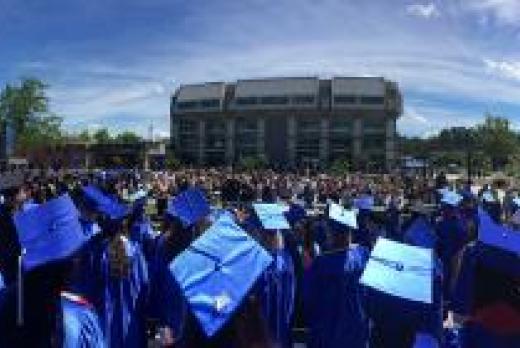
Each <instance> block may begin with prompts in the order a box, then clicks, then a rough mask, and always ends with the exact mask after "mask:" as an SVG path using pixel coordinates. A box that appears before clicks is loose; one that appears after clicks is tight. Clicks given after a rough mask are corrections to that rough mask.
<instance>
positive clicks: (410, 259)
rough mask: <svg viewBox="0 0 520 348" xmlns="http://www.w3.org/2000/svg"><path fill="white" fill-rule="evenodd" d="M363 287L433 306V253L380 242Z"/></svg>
mask: <svg viewBox="0 0 520 348" xmlns="http://www.w3.org/2000/svg"><path fill="white" fill-rule="evenodd" d="M360 283H361V284H363V285H365V286H366V287H368V288H370V289H373V290H374V291H375V292H376V293H377V294H378V295H383V296H385V295H386V296H391V297H394V298H398V299H401V300H404V301H411V302H415V303H420V304H426V305H431V304H433V254H432V250H430V249H426V248H420V247H415V246H411V245H406V244H402V243H398V242H394V241H391V240H389V239H385V238H379V239H378V240H377V242H376V245H375V246H374V249H373V250H372V253H371V255H370V259H369V261H368V263H367V266H366V268H365V271H364V272H363V275H362V276H361V279H360Z"/></svg>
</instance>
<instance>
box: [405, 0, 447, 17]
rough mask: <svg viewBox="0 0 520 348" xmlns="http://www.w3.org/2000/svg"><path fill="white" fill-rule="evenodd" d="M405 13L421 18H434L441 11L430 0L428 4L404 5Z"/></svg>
mask: <svg viewBox="0 0 520 348" xmlns="http://www.w3.org/2000/svg"><path fill="white" fill-rule="evenodd" d="M406 13H407V14H409V15H411V16H415V17H421V18H426V19H430V18H435V17H439V16H440V15H441V12H440V11H439V9H438V8H437V6H436V5H435V4H434V3H433V2H430V3H428V4H411V5H408V6H406Z"/></svg>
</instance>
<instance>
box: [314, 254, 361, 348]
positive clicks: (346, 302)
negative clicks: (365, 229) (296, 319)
mask: <svg viewBox="0 0 520 348" xmlns="http://www.w3.org/2000/svg"><path fill="white" fill-rule="evenodd" d="M368 257H369V251H368V249H367V248H365V247H362V246H354V247H351V248H349V249H347V250H340V251H336V252H330V253H325V254H323V255H321V256H319V257H318V258H316V259H315V261H314V263H313V264H312V266H311V268H310V269H309V271H308V272H307V274H306V280H305V291H304V296H305V297H304V304H305V316H306V321H307V326H308V327H309V337H308V342H307V344H308V346H309V347H310V348H329V347H331V348H334V347H353V348H355V347H366V344H367V340H368V320H367V316H366V315H365V312H364V308H363V290H362V288H361V286H360V285H359V278H360V277H361V274H362V273H363V270H364V268H365V265H366V263H367V260H368Z"/></svg>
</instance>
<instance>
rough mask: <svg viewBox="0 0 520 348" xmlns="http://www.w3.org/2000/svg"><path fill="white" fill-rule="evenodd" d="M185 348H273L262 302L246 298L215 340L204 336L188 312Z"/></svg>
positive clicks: (249, 297) (253, 298)
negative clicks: (263, 313)
mask: <svg viewBox="0 0 520 348" xmlns="http://www.w3.org/2000/svg"><path fill="white" fill-rule="evenodd" d="M184 331H185V333H184V335H183V339H182V340H183V341H184V342H183V346H185V347H197V348H213V347H234V348H272V347H273V344H272V342H271V339H270V336H269V331H268V328H267V325H266V322H265V319H264V317H263V316H262V311H261V307H260V302H259V301H258V299H257V298H256V297H255V296H252V295H249V296H246V297H245V298H244V300H243V302H242V304H241V305H240V306H239V307H238V308H237V310H236V311H235V313H234V314H233V315H232V317H231V318H230V320H229V321H228V322H227V323H226V324H225V325H224V327H223V328H222V329H221V330H220V331H219V332H218V333H217V334H216V335H215V336H213V337H211V338H208V337H206V335H205V334H204V333H203V332H202V328H201V327H200V324H199V322H198V321H197V320H196V319H195V317H194V316H193V314H192V313H191V312H189V314H188V317H187V322H186V326H185V327H184Z"/></svg>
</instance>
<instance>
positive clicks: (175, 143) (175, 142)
mask: <svg viewBox="0 0 520 348" xmlns="http://www.w3.org/2000/svg"><path fill="white" fill-rule="evenodd" d="M170 122H171V130H170V131H171V135H170V142H171V146H172V148H173V150H174V151H175V154H177V152H178V151H179V149H180V145H181V144H180V137H179V120H178V119H176V118H174V117H173V116H172V118H171V121H170Z"/></svg>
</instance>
